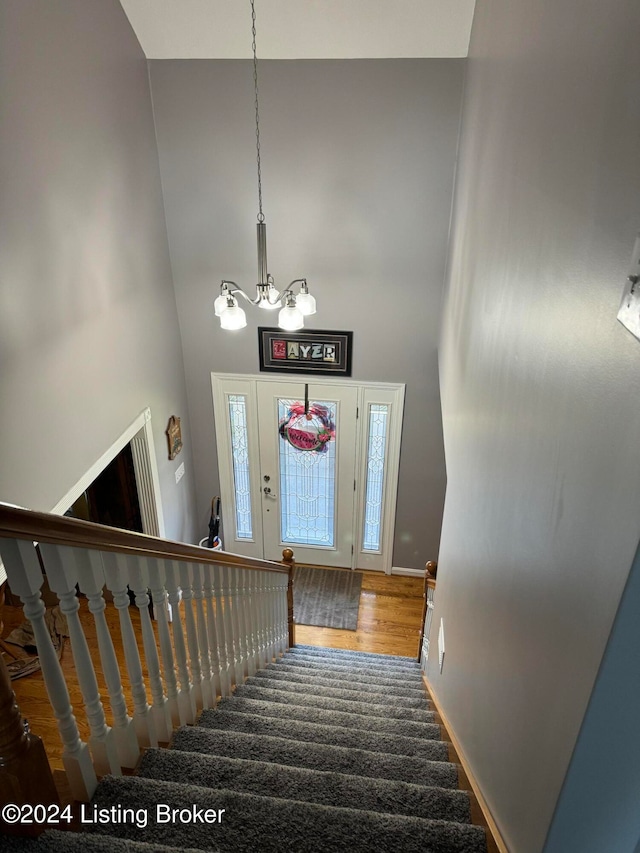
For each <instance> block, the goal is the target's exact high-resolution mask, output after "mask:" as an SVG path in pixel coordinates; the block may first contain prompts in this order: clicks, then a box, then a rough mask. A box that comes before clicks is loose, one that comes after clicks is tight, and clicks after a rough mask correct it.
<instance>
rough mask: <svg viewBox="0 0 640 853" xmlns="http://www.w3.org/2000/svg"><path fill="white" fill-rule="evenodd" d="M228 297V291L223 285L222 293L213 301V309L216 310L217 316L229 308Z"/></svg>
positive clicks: (220, 315)
mask: <svg viewBox="0 0 640 853" xmlns="http://www.w3.org/2000/svg"><path fill="white" fill-rule="evenodd" d="M228 297H229V294H228V291H227V290H226V289H225V288H224V286H223V289H222V293H221V294H220V296H218V298H217V299H215V300H214V302H213V310H214V311H215V314H216V317H222V315H223V314H224V312H225V311H226V310H227V307H228V306H227V300H228Z"/></svg>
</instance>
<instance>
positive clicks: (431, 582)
mask: <svg viewBox="0 0 640 853" xmlns="http://www.w3.org/2000/svg"><path fill="white" fill-rule="evenodd" d="M437 574H438V564H437V562H436V561H435V560H429V562H428V563H427V564H426V565H425V567H424V590H423V593H422V597H423V598H424V604H423V605H422V621H421V622H420V641H419V643H418V661H419V660H420V656H421V654H422V641H423V640H424V623H425V621H426V619H427V607H428V602H427V590H428V589H429V588H431V589H435V588H436V575H437Z"/></svg>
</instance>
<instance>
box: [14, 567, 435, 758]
mask: <svg viewBox="0 0 640 853" xmlns="http://www.w3.org/2000/svg"><path fill="white" fill-rule="evenodd" d="M363 575H364V577H363V582H362V591H361V594H360V612H359V616H358V628H357V630H356V631H343V630H336V629H332V628H316V627H311V626H306V625H296V642H298V643H303V644H307V645H314V646H329V647H330V648H337V649H352V650H357V651H364V652H377V653H380V654H391V655H408V656H411V657H413V656H416V655H417V651H418V640H419V635H420V618H421V615H422V601H423V599H422V587H423V582H422V579H421V578H407V577H396V576H388V575H383V574H380V573H377V572H363ZM86 604H87V602H86V601H85V600H84V599H82V600H81V604H80V618H81V621H82V625H83V628H84V631H85V635H86V637H87V641H88V643H89V646H90V647H91V648H92V649H95V648H96V647H97V642H96V634H95V626H94V622H93V618H92V617H91V614H90V613H89V612H88V609H87V606H86ZM130 614H131V617H132V621H133V625H134V629H135V631H136V635H137V636H138V637H140V636H141V631H140V618H139V614H138V611H137V609H136V608H135V607H131V608H130ZM106 617H107V621H108V623H109V627H110V631H111V635H112V637H113V638H114V643H115V645H116V654H117V656H118V660H119V662H120V671H121V675H122V682H123V690H124V693H125V696H126V698H127V704H128V706H129V708H131V707H132V702H131V694H130V689H129V684H128V680H127V678H126V668H125V666H124V653H123V650H122V647H121V645H120V643H119V642H118V639H119V636H120V635H119V627H118V614H117V611H116V610H115V607H114V606H113V605H112V604H108V605H107V610H106ZM23 619H24V616H23V613H22V608H21V607H12V606H7V605H5V608H4V623H5V624H4V631H3V636H7V634H9V633H10V631H11V630H12V629H13V628H15V627H16V626H17V625H19V624H20V623H21V622H22V621H23ZM93 657H94V666H95V669H96V675H97V678H98V684H99V687H100V692H101V696H102V700H103V704H104V707H105V714H106V717H107V722H108V723H109V724H110V723H111V722H112V720H111V714H110V708H109V702H108V698H107V694H106V690H105V686H104V679H103V676H102V671H101V668H100V661H99V658H98V656H97V655H94V656H93ZM61 664H62V669H63V671H64V674H65V679H66V681H67V685H68V689H69V693H70V696H71V704H72V705H73V708H74V713H75V715H76V719H77V722H78V728H79V730H80V736H81V737H82V738H83V740H87V739H88V737H89V728H88V725H87V723H86V721H85V715H84V709H83V706H82V697H81V694H80V689H79V687H78V680H77V677H76V673H75V668H74V664H73V656H72V654H71V649H70V647H69V643H68V641H67V642H66V643H65V646H64V650H63V654H62V659H61ZM12 686H13V689H14V692H15V694H16V698H17V701H18V705H19V706H20V710H21V712H22V715H23V717H25V718H26V719H27V720H28V721H29V724H30V727H31V730H32V731H33V732H34V733H35V734H37V735H39V736H40V737H41V738H42V739H43V741H44V744H45V748H46V750H47V755H48V756H49V760H50V763H51V766H52V768H54V769H62V766H63V765H62V745H61V743H60V738H59V735H58V729H57V725H56V721H55V719H54V718H53V713H52V711H51V706H50V705H49V700H48V698H47V694H46V690H45V687H44V683H43V680H42V674H41V673H40V672H37V673H34V674H33V675H30V676H27V677H26V678H21V679H18V680H17V681H13V682H12ZM147 689H148V691H149V684H148V683H147ZM149 695H150V691H149Z"/></svg>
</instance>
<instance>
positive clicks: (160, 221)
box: [0, 0, 196, 540]
mask: <svg viewBox="0 0 640 853" xmlns="http://www.w3.org/2000/svg"><path fill="white" fill-rule="evenodd" d="M0 105H1V106H0V109H1V113H0V124H1V126H2V139H1V140H0V175H1V190H0V282H1V289H0V365H1V376H0V383H1V385H0V399H1V401H2V423H3V428H2V435H3V440H2V448H3V449H2V453H1V454H0V500H5V501H10V502H13V503H18V504H22V505H24V506H28V507H31V508H33V509H43V510H48V509H50V508H51V507H52V506H53V505H54V504H55V503H56V502H57V501H58V500H59V499H60V498H61V497H62V496H63V495H64V494H65V493H66V492H67V491H68V489H69V488H71V486H73V485H74V483H76V482H77V481H78V479H79V478H80V477H81V476H82V475H83V474H84V473H85V471H87V470H88V469H89V468H90V467H91V465H92V464H93V463H94V462H95V461H96V460H97V459H98V458H99V457H100V456H101V455H102V453H103V452H104V451H105V450H107V448H108V447H109V446H110V445H111V444H112V443H113V442H114V441H115V440H116V439H117V438H118V436H119V435H121V434H122V432H123V431H124V430H125V428H126V427H127V426H128V425H129V424H130V423H131V422H132V421H133V420H134V419H135V418H136V417H137V416H138V415H139V414H140V412H141V411H142V410H143V409H144V408H145V407H147V406H150V408H151V412H152V422H153V423H154V427H155V431H154V439H155V443H156V448H157V451H158V465H159V469H160V478H161V487H162V500H163V504H164V510H165V521H166V526H167V534H168V536H169V537H171V538H177V539H187V540H191V539H192V538H193V537H194V536H195V535H196V531H195V529H194V527H193V523H192V521H193V510H192V507H193V498H192V494H193V492H192V490H193V471H192V465H191V459H190V443H189V418H188V414H187V405H186V394H185V389H184V370H183V363H182V354H181V349H180V338H179V330H178V323H177V316H176V307H175V297H174V293H173V287H172V278H171V268H170V263H169V255H168V246H167V239H166V227H165V221H164V215H163V208H162V194H161V185H160V176H159V169H158V159H157V150H156V145H155V136H154V127H153V116H152V109H151V98H150V93H149V83H148V73H147V64H146V60H145V58H144V55H143V54H142V51H141V49H140V47H139V45H138V42H137V40H136V38H135V36H134V35H133V32H132V30H131V28H130V26H129V23H128V21H127V18H126V16H125V14H124V12H123V10H122V7H121V6H120V4H119V3H118V2H117V0H56V2H53V3H52V2H50V0H3V2H2V5H1V6H0ZM171 414H178V415H182V416H183V418H184V421H183V426H184V428H185V432H186V441H185V444H186V450H185V451H184V452H183V453H182V454H181V456H180V457H179V458H178V460H176V462H169V461H168V459H167V452H166V439H165V437H164V430H165V429H166V425H167V421H168V418H169V416H170V415H171ZM183 460H184V461H185V463H186V466H187V475H186V476H185V477H184V478H183V480H182V482H181V483H180V485H179V486H176V484H175V479H174V476H173V473H174V468H175V467H176V465H177V464H178V463H179V462H180V461H183Z"/></svg>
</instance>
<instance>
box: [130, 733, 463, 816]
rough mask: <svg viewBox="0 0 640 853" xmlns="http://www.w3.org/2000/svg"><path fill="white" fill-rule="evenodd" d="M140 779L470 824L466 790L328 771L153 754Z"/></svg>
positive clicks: (162, 751) (148, 755)
mask: <svg viewBox="0 0 640 853" xmlns="http://www.w3.org/2000/svg"><path fill="white" fill-rule="evenodd" d="M137 773H138V775H139V776H143V777H145V778H147V779H150V778H151V779H163V780H165V781H174V782H184V781H189V782H191V784H193V785H198V786H200V787H204V788H225V789H227V790H233V791H244V792H245V793H251V794H259V795H261V796H270V797H276V798H278V799H291V800H302V801H305V802H316V803H322V804H323V805H329V806H344V805H349V806H350V807H352V808H357V809H359V810H363V811H376V812H381V813H383V812H386V813H389V814H403V815H409V816H412V815H413V816H414V817H422V818H430V819H439V820H453V821H456V822H458V823H469V820H470V818H469V795H468V794H467V793H466V791H456V790H452V789H447V788H435V787H425V786H422V785H415V784H411V783H407V782H395V781H391V780H387V779H372V778H369V777H362V776H353V775H347V774H344V773H331V772H327V771H324V770H322V769H317V770H311V769H307V768H302V767H289V766H286V765H282V764H273V763H266V762H262V761H248V760H246V759H240V758H225V757H221V756H218V755H216V756H209V755H202V754H194V753H191V752H179V751H178V750H175V749H169V750H167V749H148V750H147V751H146V752H145V754H144V756H143V758H142V760H141V762H140V765H139V766H138V771H137Z"/></svg>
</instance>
